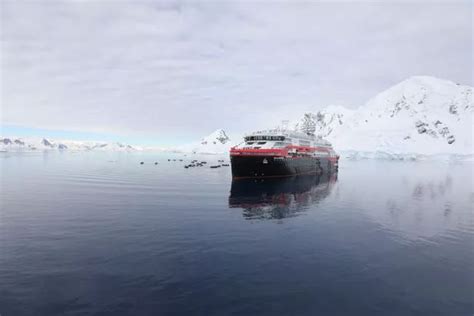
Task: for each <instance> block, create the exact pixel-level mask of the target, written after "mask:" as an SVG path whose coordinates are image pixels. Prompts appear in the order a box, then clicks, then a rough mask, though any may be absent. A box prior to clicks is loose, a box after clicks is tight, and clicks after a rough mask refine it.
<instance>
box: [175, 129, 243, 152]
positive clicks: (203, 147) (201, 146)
mask: <svg viewBox="0 0 474 316" xmlns="http://www.w3.org/2000/svg"><path fill="white" fill-rule="evenodd" d="M233 145H235V144H234V142H232V141H231V139H230V138H229V136H227V133H226V132H225V131H224V130H223V129H218V130H215V131H214V132H212V133H211V134H209V135H208V136H206V137H203V138H202V139H201V140H200V141H198V142H194V143H191V144H187V145H183V146H179V147H177V148H176V150H177V151H181V152H193V153H198V154H224V153H228V152H229V150H230V148H231V147H232V146H233Z"/></svg>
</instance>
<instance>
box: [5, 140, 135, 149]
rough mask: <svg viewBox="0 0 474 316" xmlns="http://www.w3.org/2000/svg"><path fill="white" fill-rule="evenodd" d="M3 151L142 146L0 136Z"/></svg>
mask: <svg viewBox="0 0 474 316" xmlns="http://www.w3.org/2000/svg"><path fill="white" fill-rule="evenodd" d="M0 150H1V151H36V150H40V151H44V150H60V151H66V150H68V151H71V150H72V151H90V150H94V151H106V150H110V151H136V150H141V148H140V147H133V146H131V145H127V144H123V143H119V142H112V143H106V142H90V141H71V140H58V141H56V140H51V139H47V138H35V137H32V138H19V137H5V138H0Z"/></svg>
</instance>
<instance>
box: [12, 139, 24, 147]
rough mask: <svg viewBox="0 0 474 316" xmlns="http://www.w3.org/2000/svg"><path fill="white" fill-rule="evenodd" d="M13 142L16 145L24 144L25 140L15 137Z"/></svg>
mask: <svg viewBox="0 0 474 316" xmlns="http://www.w3.org/2000/svg"><path fill="white" fill-rule="evenodd" d="M14 143H15V144H17V145H20V146H24V145H25V142H24V141H21V140H19V139H15V142H14Z"/></svg>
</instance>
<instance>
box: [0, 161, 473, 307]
mask: <svg viewBox="0 0 474 316" xmlns="http://www.w3.org/2000/svg"><path fill="white" fill-rule="evenodd" d="M0 155H1V156H0V161H1V191H0V193H1V213H0V215H1V217H0V314H1V315H2V316H10V315H48V316H49V315H206V316H207V315H430V316H432V315H473V313H474V303H473V299H474V216H473V204H474V193H473V165H472V164H447V163H435V162H382V161H358V162H351V161H343V162H342V164H341V168H340V170H339V173H338V174H337V176H333V177H324V178H303V179H287V180H285V181H282V182H279V181H268V182H257V183H255V182H250V183H244V184H242V183H234V184H232V181H231V177H230V170H229V167H227V168H224V167H223V168H220V169H210V168H208V167H201V168H193V169H184V168H183V165H184V162H179V161H176V162H172V161H171V162H168V161H167V159H168V158H169V157H168V156H164V155H152V154H126V153H96V154H93V153H62V154H61V153H44V154H43V153H34V154H8V153H1V154H0ZM175 158H178V159H179V158H182V159H185V161H189V160H191V159H195V157H194V156H192V157H181V156H175ZM199 159H200V160H202V159H204V160H206V161H208V162H211V161H213V160H216V159H217V157H210V156H207V157H200V158H199ZM140 161H144V162H145V164H144V165H140V164H139V162H140ZM155 161H157V162H159V164H158V165H154V162H155Z"/></svg>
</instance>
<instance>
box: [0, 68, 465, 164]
mask: <svg viewBox="0 0 474 316" xmlns="http://www.w3.org/2000/svg"><path fill="white" fill-rule="evenodd" d="M302 116H303V115H302ZM310 116H311V118H312V119H313V120H314V121H315V129H316V131H315V133H316V134H317V135H321V136H322V137H323V138H325V139H327V140H329V141H330V142H331V143H332V144H333V146H334V148H335V150H336V151H337V152H338V153H340V154H341V157H342V158H343V159H344V158H346V159H396V160H420V159H437V160H451V161H458V160H469V161H473V160H474V159H473V157H474V149H473V122H474V105H473V98H472V87H469V86H465V85H460V84H457V83H454V82H451V81H448V80H442V79H438V78H434V77H428V76H415V77H411V78H408V79H406V80H404V81H402V82H400V83H399V84H397V85H395V86H393V87H391V88H389V89H387V90H385V91H383V92H381V93H379V94H378V95H376V96H375V97H373V98H372V99H370V100H369V101H368V102H367V103H366V104H365V105H363V106H361V107H359V108H357V109H355V110H352V109H347V108H345V107H342V106H337V105H330V106H328V107H326V108H324V109H323V110H321V111H318V112H316V113H311V115H310ZM306 120H307V116H306ZM304 124H306V125H308V122H306V123H302V122H301V121H300V122H298V123H296V122H295V124H294V126H295V127H296V128H303V125H304ZM310 125H311V126H312V124H310ZM312 128H313V126H312ZM255 129H256V130H257V129H259V126H255ZM228 135H229V134H228V133H227V132H226V131H224V130H223V129H218V130H216V131H214V132H213V133H211V134H210V135H208V136H206V137H203V138H202V139H201V140H199V141H196V142H194V143H191V144H188V145H183V146H178V147H173V148H167V149H163V148H154V147H145V148H142V147H133V146H130V145H127V144H121V143H107V142H87V141H84V142H82V141H81V142H80V141H68V140H63V141H61V140H50V139H43V138H28V139H24V138H17V137H8V138H0V150H2V151H5V150H6V151H10V150H20V151H25V150H113V151H134V150H161V151H163V150H167V151H176V152H190V153H197V154H227V153H228V152H229V150H230V148H231V147H232V146H235V145H237V144H238V143H240V142H242V137H233V138H232V139H231V138H230V137H229V136H228Z"/></svg>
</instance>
